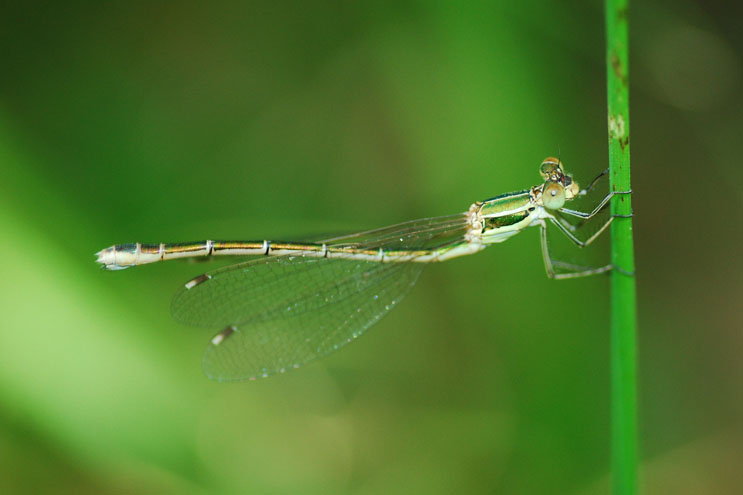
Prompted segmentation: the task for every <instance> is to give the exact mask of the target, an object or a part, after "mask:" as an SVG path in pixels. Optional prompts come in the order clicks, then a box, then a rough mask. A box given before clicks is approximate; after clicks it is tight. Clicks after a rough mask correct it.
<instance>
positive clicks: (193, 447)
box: [0, 0, 743, 494]
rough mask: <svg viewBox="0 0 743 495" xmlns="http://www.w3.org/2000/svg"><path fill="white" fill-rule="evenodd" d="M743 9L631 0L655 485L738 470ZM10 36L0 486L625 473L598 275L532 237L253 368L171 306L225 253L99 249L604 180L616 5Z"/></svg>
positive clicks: (143, 21)
mask: <svg viewBox="0 0 743 495" xmlns="http://www.w3.org/2000/svg"><path fill="white" fill-rule="evenodd" d="M731 8H732V11H731ZM736 8H737V9H738V14H739V13H740V12H739V10H740V8H739V7H737V6H734V7H731V5H730V2H704V3H702V2H699V3H693V2H689V1H685V0H682V1H674V2H670V1H651V2H636V3H635V4H634V5H633V6H632V12H631V29H632V32H631V37H632V62H631V78H632V110H631V111H632V138H633V139H632V165H633V189H634V192H635V195H634V197H633V204H634V208H635V214H636V216H635V239H636V247H637V253H636V254H637V270H638V275H637V282H638V292H639V294H638V296H639V328H640V334H639V343H640V394H641V396H640V400H639V403H640V407H641V409H640V425H641V440H640V444H641V448H642V452H641V459H642V466H641V476H642V486H643V487H644V488H645V490H646V493H674V494H683V493H690V494H691V493H694V494H702V493H733V492H736V491H738V490H740V489H741V487H743V473H742V472H741V470H740V469H739V467H740V461H741V457H740V455H741V454H740V452H741V451H740V445H741V442H742V441H743V434H742V432H743V421H742V420H741V417H742V416H743V399H742V398H741V390H742V384H743V363H742V360H741V354H742V352H741V351H743V336H742V335H741V323H740V321H741V320H740V317H741V302H740V301H741V296H742V295H743V291H742V289H741V275H742V270H741V260H740V249H741V248H740V246H741V233H740V232H741V230H740V226H741V209H742V206H743V201H742V199H741V193H740V184H739V180H738V178H737V176H736V175H735V174H736V173H737V172H736V170H738V169H740V156H741V154H740V149H739V146H740V138H741V135H743V105H742V104H741V98H740V95H741V93H742V90H743V84H742V81H741V57H740V53H741V48H743V38H741V36H740V29H739V28H740V26H739V19H740V16H739V15H738V14H736V13H735V9H736ZM0 53H1V55H2V56H1V58H0V60H2V67H1V68H0V231H1V232H2V241H3V242H2V243H0V250H1V251H2V256H0V273H1V274H2V276H1V277H0V311H1V312H2V331H1V332H0V491H2V492H3V493H41V492H53V493H86V492H89V493H318V494H319V493H323V494H325V493H357V494H367V493H369V494H370V493H455V492H456V493H504V494H531V493H535V494H544V493H581V494H589V493H607V492H608V486H609V485H608V480H609V473H608V465H609V444H608V441H609V391H608V388H607V387H608V383H609V367H608V356H609V352H608V345H609V339H608V279H607V278H605V277H597V278H593V279H584V280H574V281H560V282H557V281H552V280H548V279H547V278H546V277H545V275H544V269H543V266H542V261H541V256H540V249H539V242H538V232H537V230H536V229H534V230H533V231H527V232H525V233H523V234H521V235H520V236H517V237H515V238H513V239H512V240H509V241H508V242H507V243H505V244H502V245H498V246H495V247H492V248H490V249H488V250H487V251H485V252H483V253H481V254H479V255H477V256H471V257H466V258H460V259H456V260H453V261H451V262H447V263H444V264H441V265H438V266H435V267H432V268H430V269H428V270H427V271H426V272H425V273H424V275H423V276H422V277H421V279H420V281H419V282H418V285H417V287H416V289H415V290H414V291H413V292H412V293H411V294H410V295H409V296H408V298H407V299H406V301H405V303H404V304H402V305H400V307H399V308H398V309H397V310H396V311H394V312H392V314H391V315H390V316H389V317H387V318H385V319H384V320H383V321H382V322H381V323H379V324H378V325H376V326H375V327H374V328H373V329H372V330H371V331H369V332H368V334H367V335H365V336H364V337H363V338H362V339H360V341H359V342H358V343H355V344H354V345H351V346H349V347H348V348H346V349H344V350H343V351H342V352H338V353H336V354H334V355H332V356H329V357H328V358H326V359H324V360H322V361H320V362H317V363H315V364H313V365H311V366H307V367H304V368H302V369H300V370H299V371H296V372H292V373H289V374H287V375H285V376H280V377H274V378H271V379H268V380H263V381H258V382H252V383H244V384H237V385H221V384H218V383H214V382H210V381H209V380H207V379H206V378H205V377H204V375H203V374H202V372H201V369H200V362H201V355H202V352H203V350H204V348H205V346H206V343H207V342H208V340H209V339H210V338H211V334H212V332H202V331H198V330H195V329H192V328H186V327H182V326H180V325H178V324H177V323H175V322H174V321H172V320H171V319H170V315H169V301H170V298H171V297H172V295H173V294H174V293H175V291H176V289H177V288H178V287H179V285H180V284H182V283H183V282H184V281H186V280H188V279H189V278H191V277H193V276H195V275H197V274H199V273H200V272H201V271H203V270H204V269H205V265H203V264H187V263H178V262H172V263H163V264H156V265H152V266H147V267H142V268H138V269H133V270H127V271H124V272H118V273H106V272H103V271H101V270H99V269H97V266H96V265H95V263H94V257H93V253H94V252H96V251H98V250H99V249H101V248H103V247H106V246H109V245H111V244H114V243H120V242H130V241H143V242H160V241H171V242H173V241H187V240H196V239H205V238H210V239H215V238H216V239H220V238H222V239H241V238H247V239H254V238H259V239H262V238H280V239H287V238H294V237H307V236H308V235H311V234H314V233H318V232H319V233H327V232H339V231H349V230H351V231H352V230H358V229H367V228H371V227H377V226H383V225H386V224H391V223H396V222H400V221H404V220H408V219H413V218H418V217H424V216H435V215H443V214H448V213H454V212H458V211H464V210H465V209H466V208H467V207H468V206H469V205H470V203H472V202H473V201H475V200H478V199H483V198H486V197H490V196H493V195H496V194H499V193H502V192H507V191H511V190H518V189H522V188H525V187H528V186H531V185H533V184H534V183H536V182H538V174H537V167H538V165H539V163H540V162H541V160H542V159H543V158H544V157H546V156H548V155H555V154H557V153H558V150H559V152H560V153H561V156H562V159H563V161H564V162H565V163H566V166H567V168H568V169H569V171H571V172H572V173H573V174H574V176H575V178H576V179H577V180H578V181H579V182H581V180H582V181H583V182H585V181H586V179H588V178H590V177H593V176H594V175H595V174H596V173H597V172H599V171H600V170H602V169H603V168H605V167H606V166H607V138H606V132H607V131H606V105H605V86H604V72H605V68H604V60H603V54H604V31H603V12H602V5H601V3H600V2H589V3H585V2H574V1H569V2H556V1H552V2H542V1H539V2H523V3H521V4H520V5H519V6H515V5H514V6H511V2H503V3H502V5H491V6H489V7H483V6H480V5H478V4H472V5H469V6H463V5H455V4H454V2H422V1H418V2H415V1H413V2H399V1H396V2H365V3H363V4H356V3H351V2H343V1H338V2H263V3H244V2H234V3H219V4H218V5H217V4H209V5H207V4H206V3H199V2H194V3H190V2H172V3H162V2H158V3H152V2H141V3H132V2H118V3H117V2H100V3H99V2H91V3H74V2H73V3H70V2H58V3H54V2H50V3H43V4H42V3H34V2H22V3H21V2H18V3H17V5H15V6H11V5H7V4H4V6H3V7H2V11H0ZM210 266H214V265H210Z"/></svg>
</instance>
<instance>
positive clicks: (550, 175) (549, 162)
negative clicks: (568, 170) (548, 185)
mask: <svg viewBox="0 0 743 495" xmlns="http://www.w3.org/2000/svg"><path fill="white" fill-rule="evenodd" d="M539 173H540V175H541V176H542V178H543V179H544V180H558V179H559V178H560V177H562V175H563V172H562V163H560V160H558V159H557V158H555V157H554V156H550V157H548V158H545V159H544V161H543V162H542V165H541V166H540V167H539Z"/></svg>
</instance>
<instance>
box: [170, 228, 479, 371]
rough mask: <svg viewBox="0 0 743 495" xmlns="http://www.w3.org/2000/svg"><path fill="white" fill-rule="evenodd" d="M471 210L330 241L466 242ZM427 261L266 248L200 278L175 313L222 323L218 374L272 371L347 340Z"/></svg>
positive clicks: (216, 345) (214, 354)
mask: <svg viewBox="0 0 743 495" xmlns="http://www.w3.org/2000/svg"><path fill="white" fill-rule="evenodd" d="M466 230H467V224H466V217H465V216H464V215H457V216H451V217H439V218H436V219H424V220H417V221H413V222H406V223H405V224H400V225H396V226H393V227H388V228H384V229H378V230H375V231H369V232H364V233H361V234H354V235H350V236H343V237H339V238H334V239H328V240H327V241H325V242H326V243H327V244H328V245H333V246H353V247H363V248H368V249H372V248H379V247H381V248H384V249H390V250H400V249H418V250H420V249H433V248H437V247H444V246H447V245H449V244H451V243H455V242H460V241H461V239H462V237H463V236H464V234H465V233H466ZM425 266H426V265H425V264H424V263H413V262H404V263H403V262H395V263H379V262H374V261H365V260H354V259H328V258H317V257H302V256H291V255H286V256H277V257H262V258H259V259H255V260H252V261H248V262H245V263H240V264H236V265H232V266H228V267H225V268H223V269H220V270H216V271H214V272H212V273H209V274H205V275H202V276H201V277H198V278H197V279H195V280H197V281H198V282H199V283H196V284H195V285H190V288H186V287H184V288H182V289H181V290H180V291H179V292H178V293H177V294H176V296H175V298H174V299H173V303H172V305H171V310H172V313H173V316H174V318H175V319H176V320H178V321H180V322H182V323H185V324H188V325H193V326H200V327H209V328H224V330H223V331H221V332H220V333H218V334H217V335H216V336H215V338H214V339H212V343H211V344H210V345H209V347H208V348H207V350H206V353H205V355H204V361H203V366H204V371H205V372H206V374H207V376H209V377H210V378H212V379H215V380H218V381H239V380H244V379H251V378H256V377H265V376H270V375H272V374H275V373H281V372H284V371H286V370H287V369H291V368H297V367H299V366H301V365H302V364H304V363H307V362H309V361H312V360H314V359H316V358H318V357H321V356H324V355H326V354H328V353H330V352H333V351H334V350H336V349H339V348H340V347H342V346H344V345H346V344H347V343H349V342H351V341H352V340H354V339H355V338H357V337H358V336H359V335H361V334H362V333H363V332H364V331H365V330H366V329H367V328H369V327H370V326H371V325H373V324H374V323H376V322H377V321H379V320H380V319H381V318H382V317H383V316H384V315H386V314H387V313H388V312H389V311H390V310H391V309H392V308H394V307H395V305H396V304H398V303H399V302H400V300H401V299H402V298H403V297H405V295H406V294H407V293H408V291H409V290H410V289H411V288H412V286H413V285H414V284H415V282H416V281H417V279H418V276H419V275H420V273H421V271H422V270H423V268H424V267H425Z"/></svg>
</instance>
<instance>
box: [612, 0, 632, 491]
mask: <svg viewBox="0 0 743 495" xmlns="http://www.w3.org/2000/svg"><path fill="white" fill-rule="evenodd" d="M628 12H629V10H628V0H606V76H607V102H608V107H609V115H608V117H609V119H608V120H609V168H610V171H611V188H612V190H613V191H629V190H630V152H629V149H630V146H629V145H630V139H629V138H630V134H629V129H630V127H629V55H628V53H629V46H628V29H627V18H628ZM611 213H612V214H613V215H630V214H631V213H632V198H631V195H629V194H618V195H615V196H614V197H613V198H612V200H611ZM611 259H612V264H613V265H614V267H615V269H614V270H613V271H612V276H611V351H610V352H611V472H612V493H614V495H635V494H636V493H637V385H636V375H637V349H636V344H637V342H636V333H637V321H636V301H635V277H634V272H635V260H634V251H633V241H632V218H629V217H627V218H621V217H616V218H614V221H613V222H612V224H611Z"/></svg>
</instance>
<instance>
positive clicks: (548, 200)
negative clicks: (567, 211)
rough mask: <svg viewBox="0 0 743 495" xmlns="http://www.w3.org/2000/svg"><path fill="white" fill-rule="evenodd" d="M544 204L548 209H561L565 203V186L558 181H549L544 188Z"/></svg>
mask: <svg viewBox="0 0 743 495" xmlns="http://www.w3.org/2000/svg"><path fill="white" fill-rule="evenodd" d="M542 204H544V207H545V208H547V209H548V210H559V209H560V208H562V206H563V205H564V204H565V188H564V187H562V184H559V183H557V182H547V183H545V185H544V189H543V190H542Z"/></svg>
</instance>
